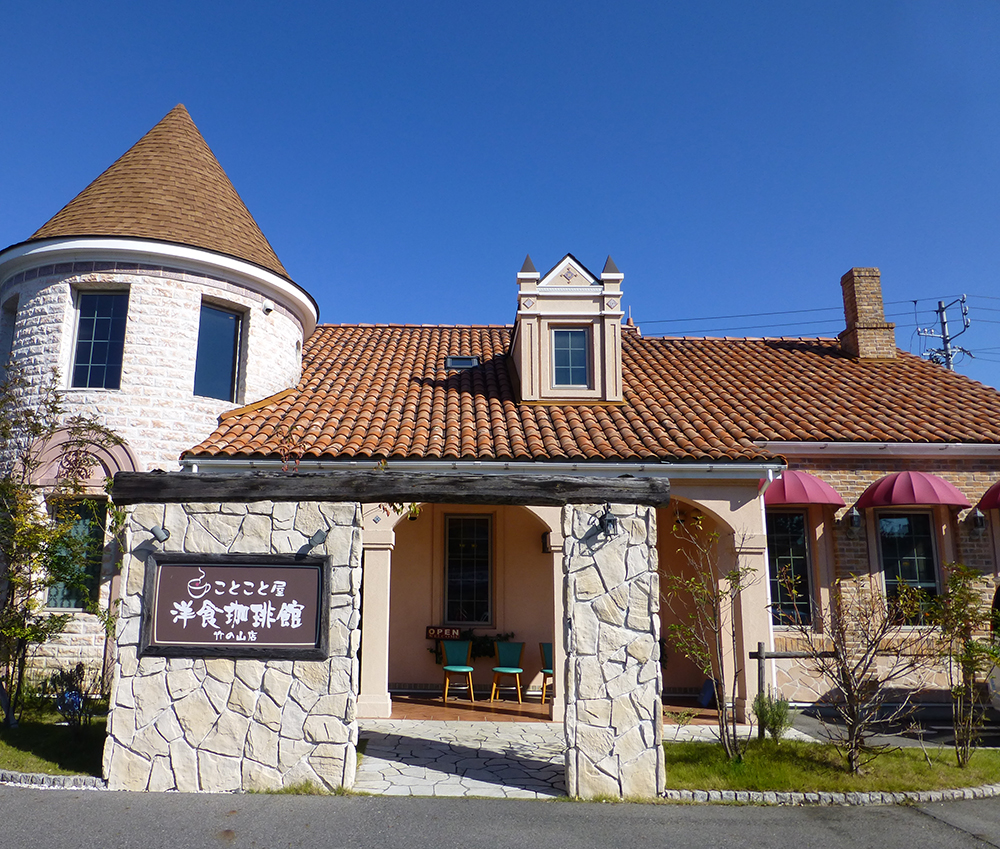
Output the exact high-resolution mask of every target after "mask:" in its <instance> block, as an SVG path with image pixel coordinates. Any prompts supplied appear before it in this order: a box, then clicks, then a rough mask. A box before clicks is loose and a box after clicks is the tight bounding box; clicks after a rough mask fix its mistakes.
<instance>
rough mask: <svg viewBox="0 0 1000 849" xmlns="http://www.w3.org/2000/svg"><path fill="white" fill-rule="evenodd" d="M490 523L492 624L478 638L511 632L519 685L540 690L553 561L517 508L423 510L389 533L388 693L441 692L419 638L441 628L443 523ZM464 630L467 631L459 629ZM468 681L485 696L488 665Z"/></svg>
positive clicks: (537, 525)
mask: <svg viewBox="0 0 1000 849" xmlns="http://www.w3.org/2000/svg"><path fill="white" fill-rule="evenodd" d="M473 514H478V515H492V516H493V537H494V538H493V555H494V585H493V617H494V618H493V622H492V623H490V624H488V625H483V626H476V633H477V634H493V633H509V632H511V631H512V632H513V633H514V636H513V637H512V639H513V640H514V641H516V642H523V643H524V644H525V646H524V660H523V667H524V671H525V674H524V675H523V676H522V679H521V681H522V685H524V686H525V688H527V687H529V686H530V687H539V688H540V687H541V681H542V678H541V674H540V672H539V670H540V669H541V657H540V656H539V650H538V644H539V643H540V642H554V640H555V635H554V634H553V627H554V626H553V622H554V615H553V580H552V574H553V569H554V568H556V567H555V565H554V561H553V555H552V554H544V553H543V552H542V540H541V537H542V533H543V531H545V530H546V529H547V526H546V525H545V524H544V523H543V522H542V521H541V519H539V518H538V516H536V515H534V514H533V513H532V512H531V511H530V510H528V509H527V508H523V507H470V506H468V505H458V504H455V505H448V504H425V505H423V506H422V507H421V511H420V515H419V516H418V517H417V518H416V519H415V520H413V521H410V520H407V519H403V520H402V521H400V522H399V523H398V524H397V525H396V528H395V548H394V550H393V554H392V578H391V591H390V616H389V685H390V689H408V688H417V689H420V688H426V689H433V690H437V689H439V688H440V687H441V684H442V679H443V674H442V672H441V667H440V666H439V665H437V664H436V663H435V661H434V655H433V654H432V653H431V652H430V651H428V649H429V648H433V646H434V644H433V642H432V641H430V640H426V639H424V629H425V628H426V626H428V625H441V624H446V623H444V621H443V616H444V613H443V610H444V557H445V549H444V545H445V530H444V523H445V517H446V516H449V515H473ZM461 627H463V628H464V627H468V626H461ZM473 665H474V666H475V670H476V671H475V672H474V673H473V681H474V683H475V685H476V686H477V687H482V688H484V689H488V688H489V685H490V682H491V681H492V680H493V672H492V668H493V666H494V665H495V664H494V662H493V658H480V659H478V660H476V661H475V663H474V664H473Z"/></svg>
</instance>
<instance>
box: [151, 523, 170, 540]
mask: <svg viewBox="0 0 1000 849" xmlns="http://www.w3.org/2000/svg"><path fill="white" fill-rule="evenodd" d="M149 532H150V533H151V534H152V535H153V539H155V540H156V541H157V542H166V541H167V540H168V539H170V531H168V530H167V529H166V528H164V527H163V526H162V525H157V526H156V527H153V528H150V529H149Z"/></svg>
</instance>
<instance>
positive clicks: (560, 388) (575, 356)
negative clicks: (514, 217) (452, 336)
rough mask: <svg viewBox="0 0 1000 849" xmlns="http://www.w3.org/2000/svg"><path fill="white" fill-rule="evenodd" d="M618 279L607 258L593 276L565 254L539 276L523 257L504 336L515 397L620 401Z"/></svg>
mask: <svg viewBox="0 0 1000 849" xmlns="http://www.w3.org/2000/svg"><path fill="white" fill-rule="evenodd" d="M622 279H623V275H622V274H621V272H619V271H618V269H617V267H615V264H614V262H612V260H611V257H608V261H607V263H606V264H605V266H604V271H602V272H601V275H600V276H597V275H595V274H594V273H593V272H591V271H590V270H589V269H588V268H587V267H586V266H585V265H584V264H583V263H582V262H580V261H579V260H578V259H577V258H576V257H574V256H573V255H572V254H566V256H564V257H563V258H562V259H561V260H560V261H559V262H558V263H556V265H554V266H553V267H552V268H551V269H550V270H549V271H548V272H546V273H545V274H544V275H542V274H539V273H538V271H537V270H536V269H535V265H534V263H533V262H532V261H531V257H530V256H529V257H527V258H526V259H525V261H524V265H523V266H522V267H521V270H520V271H519V272H518V274H517V284H518V308H517V317H516V319H515V322H514V334H513V337H512V341H511V358H512V359H513V363H514V369H515V372H516V373H517V375H518V378H519V381H520V392H521V399H522V400H523V401H537V402H541V403H554V404H555V403H562V404H572V403H593V402H600V401H612V402H614V401H621V400H622V394H621V393H622V376H621V319H622V310H621V282H622Z"/></svg>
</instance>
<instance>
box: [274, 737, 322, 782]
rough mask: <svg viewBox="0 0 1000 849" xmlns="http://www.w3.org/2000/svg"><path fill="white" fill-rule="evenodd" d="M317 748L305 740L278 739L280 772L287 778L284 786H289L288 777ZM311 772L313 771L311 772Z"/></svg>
mask: <svg viewBox="0 0 1000 849" xmlns="http://www.w3.org/2000/svg"><path fill="white" fill-rule="evenodd" d="M315 748H316V746H315V744H314V743H307V742H306V741H305V740H290V739H288V738H287V737H279V738H278V771H279V772H281V774H282V775H284V776H285V779H284V780H283V783H284V784H286V785H287V784H288V783H289V781H288V775H289V774H290V773H291V772H292V770H293V769H294V768H295V767H296V766H297V765H298V764H300V763H301V762H302V760H303V758H305V757H307V756H308V755H309V754H310V753H311V752H312V750H313V749H315ZM310 771H311V770H310Z"/></svg>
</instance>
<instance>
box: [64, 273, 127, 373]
mask: <svg viewBox="0 0 1000 849" xmlns="http://www.w3.org/2000/svg"><path fill="white" fill-rule="evenodd" d="M77 305H78V316H79V317H78V321H77V331H76V356H75V358H74V360H73V381H72V382H73V387H74V388H77V389H120V388H121V382H122V353H123V352H124V350H125V320H126V317H127V315H128V292H81V293H80V295H79V297H78V299H77Z"/></svg>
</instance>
